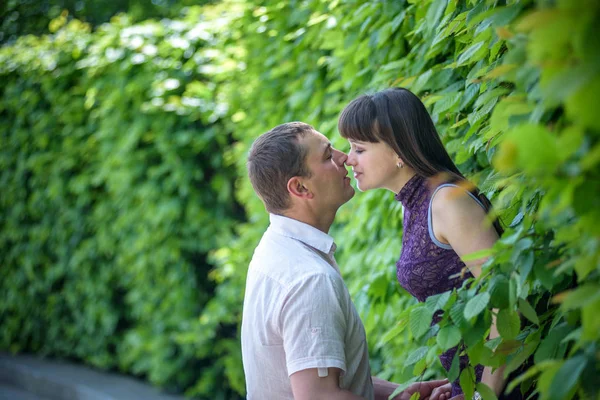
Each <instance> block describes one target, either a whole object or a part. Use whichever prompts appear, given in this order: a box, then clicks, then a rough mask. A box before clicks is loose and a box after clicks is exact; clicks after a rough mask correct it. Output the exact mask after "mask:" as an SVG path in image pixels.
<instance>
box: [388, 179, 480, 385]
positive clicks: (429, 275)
mask: <svg viewBox="0 0 600 400" xmlns="http://www.w3.org/2000/svg"><path fill="white" fill-rule="evenodd" d="M444 186H445V185H444ZM452 186H454V185H452ZM440 187H441V185H440ZM433 193H435V191H434V192H433ZM431 197H432V191H431V190H430V188H429V187H428V185H427V181H426V180H425V179H424V178H423V177H420V176H416V175H415V176H414V177H413V178H411V179H410V180H409V181H408V182H407V183H406V185H405V186H404V187H403V188H402V190H401V191H400V192H399V193H398V194H397V195H396V197H395V198H396V200H398V201H400V202H402V205H403V206H404V220H403V222H402V226H403V229H404V234H403V236H402V253H401V255H400V259H399V260H398V262H397V263H396V271H397V277H398V281H399V282H400V285H402V287H403V288H404V289H406V291H407V292H409V293H410V294H412V295H413V296H414V297H416V298H417V300H419V301H421V302H423V301H425V299H427V297H429V296H432V295H435V294H439V293H443V292H446V291H448V290H452V289H453V288H458V287H460V286H461V285H462V282H463V279H462V278H460V277H456V278H452V279H451V278H450V276H452V275H456V274H459V273H460V272H461V270H462V268H463V267H464V266H465V264H464V263H463V262H462V261H461V260H460V258H459V257H458V255H457V254H456V253H455V252H454V250H452V248H451V247H450V246H449V245H446V244H443V243H440V242H439V241H437V240H436V239H435V237H434V236H433V234H432V233H430V232H431V221H430V202H431ZM473 198H475V197H474V196H473ZM476 200H477V201H478V202H479V200H478V199H476ZM471 276H472V275H471V274H470V273H467V274H466V276H465V278H464V279H466V278H469V277H471ZM439 319H440V318H439V316H437V317H436V318H434V321H433V323H435V322H437V321H439ZM456 351H457V348H456V347H455V348H452V349H450V350H448V351H446V352H445V353H443V354H442V355H440V361H441V362H442V365H443V366H444V368H445V369H446V370H449V369H450V366H451V364H452V359H453V358H454V355H455V354H456ZM468 362H469V360H468V358H467V357H466V356H463V357H461V358H460V369H461V370H462V369H463V368H464V367H465V366H466V365H467V364H468ZM475 373H476V377H477V381H478V382H479V381H480V380H481V375H482V373H483V366H482V365H477V366H476V367H475ZM461 393H462V389H461V388H460V385H459V384H458V380H457V381H455V382H452V396H456V395H459V394H461Z"/></svg>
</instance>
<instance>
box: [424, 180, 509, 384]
mask: <svg viewBox="0 0 600 400" xmlns="http://www.w3.org/2000/svg"><path fill="white" fill-rule="evenodd" d="M431 213H432V225H433V233H434V235H435V237H436V238H437V239H438V240H439V241H441V242H442V243H448V244H450V245H451V246H452V249H453V250H454V251H455V252H456V254H458V255H459V257H463V256H465V255H468V254H472V253H475V252H477V251H480V250H484V249H489V248H491V247H492V246H493V245H494V243H495V242H496V241H497V240H498V234H497V233H496V230H495V229H494V227H493V226H492V224H491V223H490V221H489V220H488V217H487V214H486V212H485V210H484V209H483V208H482V207H481V206H480V205H479V204H478V203H477V202H476V201H475V200H474V199H473V198H472V197H471V196H469V194H468V193H467V192H466V191H465V190H464V189H462V188H457V187H444V188H442V189H440V190H439V191H438V192H437V193H436V195H435V197H434V198H433V203H432V209H431ZM485 261H486V258H482V259H479V260H474V261H469V262H466V265H467V267H468V268H469V271H471V273H472V274H473V275H474V276H475V277H479V275H481V264H483V263H484V262H485ZM492 318H493V319H492V327H491V329H490V339H494V338H496V337H498V336H499V334H498V330H497V329H496V318H495V317H492ZM503 374H504V367H500V368H498V369H496V371H494V373H493V374H492V372H491V369H490V368H489V367H485V368H484V371H483V377H482V382H483V383H485V384H486V385H488V386H489V387H491V388H492V389H493V390H494V392H495V393H496V394H497V395H499V394H500V393H501V392H502V390H503V389H504V384H505V380H504V378H503Z"/></svg>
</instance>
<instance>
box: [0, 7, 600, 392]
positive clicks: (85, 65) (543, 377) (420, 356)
mask: <svg viewBox="0 0 600 400" xmlns="http://www.w3.org/2000/svg"><path fill="white" fill-rule="evenodd" d="M186 15H187V16H183V17H182V18H181V20H178V21H176V22H170V23H168V24H159V23H156V22H147V23H142V24H138V25H134V26H129V24H128V22H127V20H126V18H125V17H120V18H117V19H115V20H113V21H112V22H111V24H109V25H105V26H103V27H101V28H100V29H99V30H98V31H97V32H94V33H89V32H88V33H86V32H85V27H84V26H78V25H77V23H76V22H73V23H71V25H69V26H67V27H65V28H62V29H61V30H59V31H58V32H57V33H56V34H55V35H53V36H51V37H42V38H33V37H26V38H22V39H20V40H19V41H18V42H17V43H16V44H15V45H13V46H10V47H5V48H2V49H1V51H0V71H1V74H2V77H3V79H4V81H6V82H8V84H7V85H6V86H5V87H4V88H3V89H2V92H1V93H2V100H1V102H0V107H1V108H0V112H1V113H2V116H3V118H2V120H1V122H0V123H1V124H2V133H1V134H2V136H1V137H2V152H1V155H0V157H1V158H0V159H1V161H0V163H1V164H0V166H1V167H2V168H1V172H0V173H1V175H0V179H1V181H2V183H3V188H7V189H8V190H4V192H5V193H7V195H5V196H2V197H1V200H0V202H1V203H0V204H1V207H2V215H3V219H2V230H1V231H0V232H1V233H0V235H1V237H0V249H1V251H2V254H3V260H2V261H3V266H7V267H8V268H3V269H2V271H1V272H0V274H2V275H1V277H2V280H1V283H0V285H2V290H3V292H5V293H7V295H6V296H4V297H3V300H2V302H1V304H0V307H1V308H0V310H1V311H0V324H2V325H3V326H4V327H6V329H4V330H3V332H2V338H1V342H0V346H1V347H6V348H12V349H13V350H15V351H19V350H35V351H40V352H43V353H47V354H58V355H67V356H71V357H77V358H80V359H84V360H86V361H87V362H90V363H92V364H94V365H98V366H103V367H118V368H121V369H122V370H124V371H129V372H132V373H135V374H146V375H148V376H149V377H150V379H151V380H152V381H153V382H155V383H157V384H159V385H163V386H164V385H166V386H176V387H178V388H186V389H187V393H188V394H190V395H199V396H209V395H208V394H210V396H209V397H210V398H223V397H227V398H230V396H231V392H230V391H231V390H235V391H237V392H238V393H240V394H242V393H243V391H244V381H243V372H242V368H241V359H240V349H239V341H238V340H237V339H236V338H235V335H236V334H237V332H236V330H235V327H236V324H237V323H239V320H240V312H241V303H242V299H243V288H244V280H245V271H246V267H247V265H248V262H249V259H250V257H251V255H252V251H253V249H254V246H255V245H256V244H257V242H258V240H259V238H260V236H261V234H262V232H263V231H264V229H265V227H266V225H267V223H268V218H267V215H266V213H265V212H264V209H263V207H262V204H261V203H260V201H259V200H258V199H257V198H256V196H255V195H254V194H253V192H252V190H251V187H250V185H249V183H248V181H247V179H246V172H245V156H246V152H247V150H248V148H249V145H250V143H251V142H252V141H253V140H254V138H256V137H257V136H258V135H259V134H261V133H263V132H265V131H266V130H268V129H270V128H271V127H273V126H275V125H277V124H280V123H282V122H285V121H291V120H302V121H305V122H308V123H311V124H313V125H314V126H316V127H317V128H318V129H319V130H320V131H321V132H323V133H325V134H326V135H328V136H329V137H330V138H331V139H332V140H333V143H334V145H336V146H337V147H338V148H340V149H343V150H347V148H348V146H347V144H346V143H345V141H344V140H342V139H341V138H340V137H339V135H338V134H337V131H336V126H337V117H338V115H339V112H340V111H341V109H342V108H343V107H344V106H345V105H346V104H347V103H348V102H349V101H350V100H351V99H353V98H354V97H356V96H357V95H359V94H361V93H364V92H366V91H374V90H379V89H382V88H385V87H388V86H405V87H408V88H410V89H411V90H413V91H414V92H415V93H417V94H418V95H419V96H420V97H421V98H422V99H423V101H424V102H425V104H426V105H427V106H428V108H429V110H430V112H431V114H432V117H433V119H434V122H435V123H436V126H437V127H438V130H439V132H440V134H441V135H442V139H443V141H444V143H445V145H446V147H447V149H448V150H449V152H450V153H451V155H452V157H453V158H454V159H455V160H456V162H457V164H459V167H460V169H461V170H462V171H463V172H464V173H465V174H467V175H468V176H469V177H470V178H471V179H472V180H473V181H475V182H476V183H477V184H478V185H479V187H480V188H481V189H483V191H484V192H485V193H486V194H487V195H488V197H490V198H491V199H492V201H493V203H494V206H495V209H496V210H497V211H498V213H499V214H500V216H501V218H502V219H503V221H504V222H505V224H506V226H507V229H506V232H505V234H504V236H503V238H502V240H501V241H500V242H499V243H498V245H497V246H496V247H495V248H494V249H493V251H492V252H490V255H491V256H492V257H491V259H490V261H489V262H488V263H487V265H486V267H485V270H484V274H483V275H482V278H481V279H480V280H478V281H475V282H470V283H469V285H466V286H465V287H464V288H463V289H461V290H459V291H457V292H453V293H451V294H447V295H444V296H439V297H437V298H434V299H431V300H430V301H428V302H427V303H426V304H421V305H419V304H416V303H415V301H414V300H413V299H412V298H411V297H410V296H408V294H407V293H405V292H404V291H402V290H401V289H400V288H399V285H398V283H397V282H396V279H395V270H394V262H395V260H396V259H397V257H398V255H399V252H400V238H401V234H402V232H401V209H400V205H399V203H397V202H395V201H394V200H393V196H392V194H391V193H377V192H368V193H359V194H357V196H355V198H354V199H353V200H352V201H351V202H350V203H349V204H347V205H345V206H344V207H342V209H341V210H340V212H339V213H338V219H337V224H336V225H335V226H334V228H333V231H332V234H333V236H334V237H335V238H336V242H337V243H338V245H339V257H338V262H339V264H340V266H341V267H342V268H341V269H342V272H343V274H344V276H345V278H346V281H347V283H348V286H349V288H350V291H351V293H352V295H353V299H354V301H355V303H356V305H357V308H358V309H359V311H360V313H361V315H362V317H363V320H364V322H365V326H366V329H367V336H368V340H369V343H370V351H371V357H372V366H373V370H374V372H376V373H378V374H379V376H381V377H383V378H386V379H390V380H394V381H398V382H405V381H408V380H410V379H415V378H421V377H423V378H430V377H432V376H439V375H442V374H445V372H444V371H442V369H441V366H440V365H439V362H438V361H437V356H436V355H437V354H439V353H440V352H442V351H443V349H444V348H446V347H448V346H450V345H452V344H454V343H456V342H457V341H463V342H464V344H465V345H466V348H467V352H468V353H469V355H470V356H471V359H472V360H473V361H475V362H481V363H483V364H486V365H491V366H493V365H501V364H506V365H507V369H508V370H509V372H510V371H513V374H512V375H511V377H510V388H512V387H516V388H515V389H514V390H520V389H523V390H525V389H527V388H528V387H530V386H531V385H535V388H536V389H537V390H538V391H539V392H540V393H541V395H542V398H544V399H560V398H568V397H572V396H574V395H577V396H579V397H585V396H587V397H595V396H597V395H598V389H599V385H600V383H599V382H598V381H597V379H595V377H596V376H597V375H598V373H599V372H600V368H599V359H598V340H599V336H600V326H599V325H598V321H599V320H598V318H596V316H595V310H597V309H598V307H599V306H600V297H599V293H600V290H599V289H600V276H599V274H600V259H599V251H598V246H599V243H598V242H599V237H600V235H599V230H598V224H597V221H598V220H600V219H599V214H600V207H598V200H597V198H596V197H595V196H594V195H595V194H597V193H599V192H600V190H599V189H600V188H599V186H600V180H599V179H598V178H599V176H598V175H599V173H598V162H600V157H599V155H600V146H599V144H598V135H599V133H600V125H599V124H598V121H597V119H595V118H594V117H595V115H594V111H595V109H596V107H597V101H598V95H597V93H598V92H599V91H600V87H599V86H600V75H599V71H600V68H599V67H600V63H599V59H598V57H597V55H598V54H600V48H599V47H600V46H599V44H598V41H597V40H596V36H595V32H594V29H595V27H596V26H598V24H599V23H600V16H599V15H600V8H599V6H598V4H597V2H596V1H592V0H590V1H568V0H561V1H538V2H534V1H502V2H500V1H489V0H488V1H481V0H460V1H459V0H430V1H426V0H424V1H399V0H388V1H367V2H364V1H361V2H358V1H349V0H348V1H332V2H320V1H316V0H307V1H291V2H281V1H275V0H264V1H260V2H246V1H234V0H227V1H223V2H221V3H220V4H218V5H217V6H215V7H203V8H201V9H190V10H189V11H187V14H186ZM198 21H202V24H200V27H199V26H198V25H197V24H196V23H197V22H198ZM209 22H210V23H209ZM54 24H55V26H58V25H60V24H61V21H60V20H56V21H55V22H54ZM194 29H196V30H194ZM198 30H200V31H202V32H204V33H203V34H201V35H200V37H199V38H197V39H196V40H195V41H192V43H191V44H190V47H191V48H192V50H189V51H188V50H184V49H182V48H180V47H181V46H180V44H181V43H182V42H181V41H177V40H176V41H172V40H169V37H171V36H172V35H174V36H180V37H182V38H184V37H185V36H186V35H187V34H189V33H190V32H196V34H198ZM74 32H77V34H75V33H74ZM124 36H128V37H129V39H123V37H124ZM135 37H140V38H141V41H140V40H138V39H134V38H135ZM149 43H153V44H154V45H155V46H156V51H157V54H156V55H154V56H150V55H148V56H146V57H145V58H144V60H143V61H142V62H141V63H139V64H137V62H138V61H140V60H141V59H142V58H141V57H140V53H144V51H149V50H148V49H146V50H144V45H145V44H149ZM32 49H33V50H34V51H32ZM150 54H153V51H150ZM168 79H177V80H178V82H179V86H178V87H175V86H176V84H175V82H174V81H168V82H167V80H168ZM190 99H191V100H190ZM41 121H44V122H41ZM229 133H231V134H229ZM234 164H235V166H236V170H235V171H234V170H233V167H234ZM234 175H235V187H233V188H232V186H231V183H232V182H233V180H234ZM232 189H233V190H232ZM232 194H235V198H236V200H237V202H238V203H239V204H241V205H243V207H244V211H245V219H246V222H245V223H241V224H239V223H237V224H235V225H233V224H234V223H233V222H232V221H233V220H234V219H235V218H239V217H240V210H238V209H237V208H236V206H235V204H233V200H232V198H231V196H232ZM217 216H219V217H217ZM215 221H219V222H218V223H215ZM232 226H234V227H235V238H234V239H231V240H230V236H229V233H228V232H229V228H231V227H232ZM207 251H210V255H209V261H210V263H212V264H213V265H215V267H214V269H211V268H212V267H210V266H209V265H207V264H206V263H205V259H204V257H205V255H206V253H207ZM209 270H210V272H209ZM165 277H169V278H168V279H167V278H165ZM207 278H208V279H207ZM437 308H442V309H444V310H446V311H447V312H446V314H445V315H446V317H445V318H444V319H443V320H442V321H441V322H440V323H439V324H438V325H437V326H435V327H433V328H431V329H430V328H429V322H428V321H427V318H428V317H430V316H431V314H432V313H433V311H434V310H435V309H437ZM493 308H495V309H499V310H500V311H499V313H498V315H497V318H498V326H499V329H500V333H501V338H500V339H497V340H492V341H489V342H486V341H485V340H484V338H485V336H486V330H487V328H488V327H489V324H490V320H491V313H492V311H491V310H492V309H493ZM519 313H520V314H519ZM519 315H521V316H522V318H520V317H519ZM58 321H61V322H60V323H57V322H58ZM73 343H77V345H76V346H75V347H73ZM524 371H526V372H524ZM523 372H524V374H523ZM456 374H457V372H456V371H455V370H452V371H451V372H450V377H451V378H454V377H455V376H456ZM460 378H461V382H462V383H463V387H464V388H465V389H466V390H467V391H470V389H471V387H472V386H473V385H471V384H469V382H470V379H469V370H466V372H465V373H464V374H463V376H461V377H460ZM519 386H520V387H521V388H520V387H519ZM479 389H480V391H482V392H483V393H484V398H489V397H487V396H485V395H486V394H487V392H486V391H485V388H481V387H480V388H479Z"/></svg>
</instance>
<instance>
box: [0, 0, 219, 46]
mask: <svg viewBox="0 0 600 400" xmlns="http://www.w3.org/2000/svg"><path fill="white" fill-rule="evenodd" d="M212 2H214V1H212V0H200V1H192V0H152V1H150V0H111V1H102V0H5V1H3V2H1V3H0V21H2V22H0V44H2V43H5V42H14V41H15V40H16V39H17V37H19V36H22V35H26V34H32V35H40V34H44V33H46V32H47V31H48V25H49V23H50V21H51V20H53V19H54V18H57V17H58V16H60V15H61V14H63V13H66V14H68V15H70V16H71V17H74V18H76V19H79V20H81V21H84V22H88V23H89V24H91V25H92V26H97V25H100V24H103V23H105V22H109V21H110V19H111V18H112V17H113V16H114V15H115V14H117V13H125V12H126V13H127V15H128V16H129V18H131V20H132V21H143V20H146V19H149V18H174V17H177V16H178V15H179V13H180V11H181V10H182V8H184V7H186V6H192V5H201V4H209V3H212Z"/></svg>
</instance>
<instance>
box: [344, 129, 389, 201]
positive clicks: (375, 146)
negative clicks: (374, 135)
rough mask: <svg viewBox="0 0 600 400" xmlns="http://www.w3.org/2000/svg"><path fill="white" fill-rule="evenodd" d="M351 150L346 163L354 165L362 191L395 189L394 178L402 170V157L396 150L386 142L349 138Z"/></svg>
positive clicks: (353, 169)
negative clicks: (399, 164)
mask: <svg viewBox="0 0 600 400" xmlns="http://www.w3.org/2000/svg"><path fill="white" fill-rule="evenodd" d="M348 142H349V143H350V152H349V153H348V159H347V160H346V165H349V166H351V167H352V172H353V173H354V179H356V183H357V186H358V189H359V190H360V191H362V192H364V191H366V190H370V189H378V188H384V189H389V190H392V191H393V190H394V185H393V182H394V178H397V177H398V174H399V172H400V170H399V168H398V163H399V162H400V159H399V158H398V155H397V154H396V152H395V151H394V150H393V149H392V148H391V147H390V146H389V145H388V144H387V143H384V142H376V143H371V142H361V141H357V140H352V139H351V140H349V141H348Z"/></svg>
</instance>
